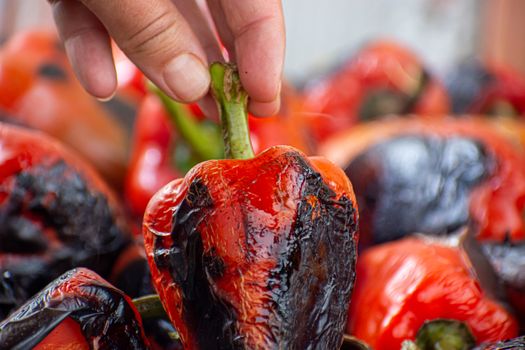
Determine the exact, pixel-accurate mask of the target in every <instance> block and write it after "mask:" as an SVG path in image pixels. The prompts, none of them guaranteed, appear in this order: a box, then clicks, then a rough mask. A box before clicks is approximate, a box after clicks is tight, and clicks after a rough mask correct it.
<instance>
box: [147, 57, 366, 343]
mask: <svg viewBox="0 0 525 350" xmlns="http://www.w3.org/2000/svg"><path fill="white" fill-rule="evenodd" d="M210 73H211V77H212V91H213V94H214V97H215V99H216V101H217V103H218V106H219V111H220V116H221V123H222V128H223V137H224V144H225V154H226V156H227V157H228V158H230V159H226V160H212V161H206V162H203V163H200V164H198V165H197V166H195V167H194V168H193V169H192V170H191V171H190V172H189V173H188V174H187V175H186V177H185V178H184V179H179V180H176V181H173V182H171V183H170V184H168V185H167V186H166V187H164V188H163V189H161V190H160V191H159V192H158V193H157V194H156V195H155V197H153V198H152V200H151V201H150V203H149V204H148V208H147V209H146V213H145V216H144V226H143V229H144V244H145V247H146V253H147V257H148V262H149V264H150V268H151V273H152V277H153V283H154V285H155V288H156V289H157V291H158V293H159V296H160V299H161V301H162V303H163V305H164V308H165V309H166V311H167V313H168V315H169V317H170V319H171V320H172V322H173V324H174V325H175V327H176V328H177V330H178V331H179V333H180V336H181V340H182V342H183V344H184V346H185V348H187V349H244V348H301V349H303V348H304V349H307V348H334V349H335V348H337V347H339V346H341V343H342V336H343V328H344V325H345V323H346V309H347V307H348V303H349V301H350V300H349V298H350V294H351V291H352V287H353V283H354V277H355V274H354V272H355V271H354V268H355V262H356V248H357V247H356V245H357V232H356V231H357V211H356V208H355V204H354V203H355V198H354V195H353V191H352V187H351V185H350V182H349V181H348V178H347V177H346V176H344V174H343V172H342V171H341V170H340V169H339V168H337V167H335V166H334V165H333V164H332V163H330V162H328V161H327V160H325V159H323V158H307V157H306V156H305V155H304V154H303V153H301V152H299V151H297V150H296V149H294V148H291V147H287V146H275V147H272V148H269V149H268V150H266V151H264V152H262V153H261V154H259V155H257V156H254V152H253V150H252V148H251V146H250V139H249V132H248V120H247V114H246V109H247V101H248V95H247V93H246V92H245V91H244V90H243V89H242V86H241V83H240V78H239V75H238V73H237V71H236V69H235V68H234V66H231V65H227V64H226V65H225V64H221V63H214V64H212V66H211V68H210Z"/></svg>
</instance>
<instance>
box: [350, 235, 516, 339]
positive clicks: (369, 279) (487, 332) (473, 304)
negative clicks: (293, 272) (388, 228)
mask: <svg viewBox="0 0 525 350" xmlns="http://www.w3.org/2000/svg"><path fill="white" fill-rule="evenodd" d="M459 239H463V238H459ZM460 242H461V241H459V242H458V241H456V240H454V239H452V240H450V242H446V241H438V240H436V239H435V238H433V239H432V238H429V237H408V238H404V239H403V240H400V241H397V242H391V243H386V244H383V245H379V246H376V247H372V248H370V249H368V250H366V251H365V252H364V253H362V254H361V255H360V256H359V262H358V264H357V283H356V290H355V292H354V295H353V297H352V304H351V306H350V316H349V323H348V328H347V331H348V332H349V333H350V334H353V335H355V336H356V337H358V338H359V339H362V340H364V341H365V342H366V343H368V344H370V345H371V346H372V348H374V349H399V348H400V345H401V343H402V342H403V340H405V339H410V340H412V339H414V338H415V335H416V333H417V331H418V329H420V327H421V326H422V325H423V324H424V323H425V322H426V321H432V320H435V319H452V320H458V321H462V322H464V323H465V324H466V325H467V326H468V327H469V328H470V330H471V331H472V333H473V335H474V338H475V340H476V342H477V343H478V344H479V343H481V342H486V341H498V340H502V339H508V338H512V337H515V336H516V335H517V333H518V325H517V321H516V320H515V319H514V317H513V316H512V315H511V314H510V313H509V312H508V311H507V310H506V309H505V308H504V307H503V306H502V305H501V304H500V303H498V302H497V299H495V298H496V297H497V296H498V295H499V293H498V292H497V290H495V289H494V288H493V287H497V285H495V284H493V283H494V279H493V276H490V275H487V274H488V273H489V272H490V265H488V264H487V262H486V261H485V262H484V261H483V255H482V254H481V252H480V251H477V252H476V251H475V252H471V251H469V250H468V249H465V248H463V246H462V245H460V244H459V243H460ZM474 243H475V242H474ZM473 253H474V254H475V255H473ZM481 264H483V265H481ZM489 284H490V285H489Z"/></svg>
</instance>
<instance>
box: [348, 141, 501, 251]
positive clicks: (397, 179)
mask: <svg viewBox="0 0 525 350" xmlns="http://www.w3.org/2000/svg"><path fill="white" fill-rule="evenodd" d="M491 165H492V161H491V159H490V157H488V156H487V154H486V151H485V149H484V147H483V145H482V144H480V143H479V142H477V141H476V140H473V139H469V138H465V137H458V136H454V137H440V136H435V135H410V134H409V135H396V136H395V137H393V138H391V139H387V140H385V141H383V142H380V143H378V144H375V145H373V146H372V147H370V148H368V149H366V150H365V151H364V152H363V153H361V154H359V156H357V157H356V158H355V159H354V160H352V162H351V163H350V164H349V165H348V166H347V167H346V169H345V172H346V174H347V175H348V176H349V178H350V181H351V182H352V184H353V185H354V187H355V188H356V191H357V199H358V201H359V207H360V208H361V214H362V216H363V220H362V223H363V224H364V225H365V226H366V229H369V230H370V233H371V236H372V241H373V242H372V243H383V242H388V241H391V240H394V239H398V238H401V237H404V236H406V235H408V234H411V233H413V232H425V233H430V234H447V233H450V232H454V231H455V230H457V229H458V228H460V227H461V226H463V225H466V224H467V223H468V220H469V198H470V194H471V192H472V190H473V189H474V188H475V187H476V186H477V185H479V184H480V183H481V182H482V181H483V180H485V178H486V177H487V176H488V175H489V174H490V172H491ZM405 214H408V215H405Z"/></svg>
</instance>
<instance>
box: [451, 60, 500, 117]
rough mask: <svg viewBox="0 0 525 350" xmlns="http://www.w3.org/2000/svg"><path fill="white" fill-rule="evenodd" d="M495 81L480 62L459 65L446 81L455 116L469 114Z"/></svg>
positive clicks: (474, 61)
mask: <svg viewBox="0 0 525 350" xmlns="http://www.w3.org/2000/svg"><path fill="white" fill-rule="evenodd" d="M495 79H496V78H495V77H494V75H493V74H491V73H490V72H489V71H488V70H487V69H486V68H485V67H484V66H483V64H482V63H481V62H480V61H477V60H472V61H468V62H465V63H463V64H461V65H459V67H458V68H457V69H456V70H455V71H454V72H452V74H451V75H450V76H449V77H448V79H446V86H447V91H448V92H449V93H450V98H451V102H452V111H453V112H454V113H455V114H461V113H468V112H469V110H470V108H471V107H472V106H473V105H474V104H475V103H476V102H477V100H478V99H479V98H481V97H482V96H483V91H484V90H485V89H486V88H487V87H488V86H490V85H491V84H492V83H493V82H494V81H495Z"/></svg>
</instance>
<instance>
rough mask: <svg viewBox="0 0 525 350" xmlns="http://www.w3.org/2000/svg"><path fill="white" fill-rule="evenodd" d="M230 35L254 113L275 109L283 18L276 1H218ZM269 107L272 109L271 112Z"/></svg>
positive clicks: (282, 54)
mask: <svg viewBox="0 0 525 350" xmlns="http://www.w3.org/2000/svg"><path fill="white" fill-rule="evenodd" d="M221 3H222V7H223V10H224V14H225V16H226V21H227V23H228V26H229V27H230V29H231V32H232V34H233V37H234V45H235V55H236V57H237V65H238V67H239V73H240V77H241V81H242V83H243V85H244V88H245V89H246V91H247V92H248V95H249V96H250V99H251V102H250V103H252V104H256V105H258V107H259V108H253V106H252V108H251V109H252V110H254V109H255V113H257V111H260V113H259V114H268V113H270V114H271V113H272V112H273V113H275V112H277V111H276V110H275V109H277V108H278V106H279V94H280V89H281V76H282V70H283V64H284V48H285V34H284V20H283V12H282V7H281V1H279V0H249V1H248V0H221ZM272 110H273V111H272Z"/></svg>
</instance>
